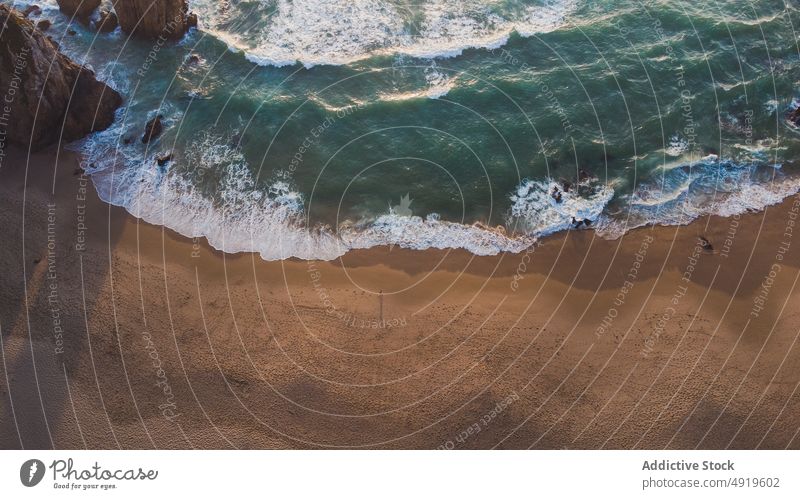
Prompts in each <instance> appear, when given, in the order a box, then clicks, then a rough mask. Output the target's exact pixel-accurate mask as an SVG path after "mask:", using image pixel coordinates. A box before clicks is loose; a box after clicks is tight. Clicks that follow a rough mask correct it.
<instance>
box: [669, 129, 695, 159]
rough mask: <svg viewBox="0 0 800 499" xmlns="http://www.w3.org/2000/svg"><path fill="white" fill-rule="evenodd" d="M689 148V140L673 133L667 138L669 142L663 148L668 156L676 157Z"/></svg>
mask: <svg viewBox="0 0 800 499" xmlns="http://www.w3.org/2000/svg"><path fill="white" fill-rule="evenodd" d="M688 149H689V142H688V141H687V140H686V139H685V138H683V137H682V136H681V135H680V134H677V133H676V134H675V135H673V136H672V137H670V139H669V144H668V145H667V148H666V149H665V152H666V153H667V154H668V155H669V156H673V157H677V156H680V155H681V154H683V153H685V152H686V151H687V150H688Z"/></svg>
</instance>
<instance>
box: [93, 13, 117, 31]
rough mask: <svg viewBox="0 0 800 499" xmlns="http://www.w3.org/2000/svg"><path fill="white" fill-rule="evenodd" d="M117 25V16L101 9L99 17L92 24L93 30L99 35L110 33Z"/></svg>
mask: <svg viewBox="0 0 800 499" xmlns="http://www.w3.org/2000/svg"><path fill="white" fill-rule="evenodd" d="M118 25H119V22H118V21H117V15H116V14H114V13H113V12H111V11H110V10H105V9H103V10H101V11H100V14H99V17H98V19H97V21H96V22H95V23H94V28H95V29H96V30H97V31H99V32H100V33H111V32H112V31H114V30H115V29H117V26H118Z"/></svg>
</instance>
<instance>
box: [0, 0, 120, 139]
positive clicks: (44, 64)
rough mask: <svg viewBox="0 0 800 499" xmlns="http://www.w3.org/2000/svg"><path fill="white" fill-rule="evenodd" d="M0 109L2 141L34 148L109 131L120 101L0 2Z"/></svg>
mask: <svg viewBox="0 0 800 499" xmlns="http://www.w3.org/2000/svg"><path fill="white" fill-rule="evenodd" d="M0 27H1V28H2V29H0V93H2V94H4V101H5V102H4V107H3V108H0V111H2V117H3V118H4V121H3V122H2V123H0V125H4V126H3V128H5V133H6V138H7V139H8V140H9V141H10V142H12V143H16V144H18V145H21V146H23V147H27V146H28V145H30V146H31V147H32V148H33V149H34V150H36V149H40V148H42V147H45V146H47V145H50V144H54V143H57V142H59V140H64V141H72V140H76V139H79V138H81V137H83V136H85V135H87V134H89V133H91V132H94V131H98V130H103V129H105V128H107V127H108V126H109V125H111V123H112V122H113V120H114V112H115V111H116V109H117V108H118V107H119V106H120V105H121V104H122V97H120V95H119V94H118V93H117V92H116V91H114V90H113V89H112V88H110V87H108V86H107V85H105V84H104V83H102V82H99V81H97V79H96V78H95V76H94V73H92V72H91V71H90V70H89V69H87V68H84V67H83V66H80V65H78V64H76V63H74V62H73V61H72V60H70V59H69V58H68V57H67V56H65V55H63V54H62V53H60V52H59V51H58V48H57V47H56V45H55V44H54V43H53V42H52V41H51V40H50V39H49V38H48V37H46V36H45V35H44V34H43V33H42V32H41V31H39V30H37V29H36V28H35V27H34V25H33V23H31V22H30V21H28V20H27V19H25V18H24V17H22V15H21V14H20V13H19V12H17V11H15V10H13V9H10V8H8V7H6V6H5V5H2V4H0Z"/></svg>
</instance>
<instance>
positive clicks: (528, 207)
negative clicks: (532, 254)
mask: <svg viewBox="0 0 800 499" xmlns="http://www.w3.org/2000/svg"><path fill="white" fill-rule="evenodd" d="M554 189H559V192H560V194H561V200H560V201H558V200H557V199H556V197H555V196H554V195H553V191H554ZM613 197H614V190H613V189H612V188H611V187H609V186H607V185H602V184H598V183H594V182H591V181H590V182H584V183H582V184H580V185H575V186H573V187H572V188H571V189H570V190H569V192H565V191H564V190H563V189H562V186H560V185H559V184H558V183H557V182H555V181H553V180H547V181H537V180H525V181H524V182H522V184H520V185H519V187H517V190H516V192H515V193H514V194H513V195H512V196H511V202H512V203H513V204H512V206H511V214H510V217H509V218H510V220H509V222H510V224H512V225H513V226H521V227H522V228H523V229H524V230H525V231H526V232H527V233H528V234H531V235H533V236H536V237H539V236H545V235H548V234H552V233H554V232H559V231H562V230H567V229H569V228H570V227H572V226H573V224H574V223H575V222H579V221H585V220H589V221H591V222H595V221H596V220H597V219H598V217H599V216H600V214H601V213H602V212H603V210H604V209H605V207H606V205H607V204H608V202H609V201H611V199H612V198H613Z"/></svg>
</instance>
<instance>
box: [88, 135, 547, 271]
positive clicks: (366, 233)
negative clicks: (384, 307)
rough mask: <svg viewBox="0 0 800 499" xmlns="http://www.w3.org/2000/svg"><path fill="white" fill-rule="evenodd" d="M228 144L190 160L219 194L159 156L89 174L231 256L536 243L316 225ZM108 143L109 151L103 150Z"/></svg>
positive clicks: (115, 197) (415, 225) (402, 219)
mask: <svg viewBox="0 0 800 499" xmlns="http://www.w3.org/2000/svg"><path fill="white" fill-rule="evenodd" d="M104 133H105V132H104ZM100 135H102V134H100ZM96 137H97V136H96ZM228 142H229V141H226V140H224V139H220V138H215V137H213V136H210V135H207V136H205V137H203V138H201V139H200V140H198V141H197V142H196V143H194V144H191V145H190V146H189V147H188V148H187V153H186V157H185V158H184V160H185V161H187V162H188V164H189V167H190V169H191V170H192V172H193V174H194V175H203V176H204V175H209V176H214V178H217V179H218V181H217V182H216V184H215V185H213V189H212V192H213V194H209V193H206V192H201V191H200V190H199V189H198V188H197V187H196V186H195V183H194V182H192V181H191V180H190V179H188V178H187V177H186V176H184V175H182V174H180V173H178V172H172V171H168V170H164V169H162V168H159V167H158V166H157V165H156V164H155V161H154V160H153V159H152V158H151V159H150V160H148V161H144V162H137V164H136V165H135V166H131V165H130V162H123V163H128V165H127V166H124V165H121V164H120V162H119V161H117V162H114V161H107V162H100V163H97V164H96V165H97V166H96V168H95V169H94V170H92V171H91V172H90V173H91V174H92V179H93V180H94V183H95V186H96V187H97V191H98V193H99V194H100V197H101V198H102V199H103V200H105V201H106V202H109V203H111V204H115V205H118V206H123V207H124V208H125V209H126V210H128V212H130V213H131V214H133V215H134V216H136V217H139V218H141V219H143V220H145V221H146V222H149V223H152V224H157V225H163V226H166V227H169V228H170V229H173V230H175V231H177V232H179V233H181V234H183V235H184V236H187V237H205V238H206V239H207V240H208V242H209V244H210V245H211V246H213V247H214V248H217V249H219V250H222V251H225V252H228V253H238V252H254V253H258V254H260V256H261V257H262V258H263V259H265V260H280V259H286V258H291V257H296V258H302V259H320V260H331V259H335V258H337V257H339V256H341V255H343V254H344V253H346V252H347V251H349V250H351V249H359V248H371V247H374V246H384V245H397V246H400V247H403V248H410V249H427V248H438V249H451V248H452V249H455V248H463V249H466V250H467V251H470V252H472V253H474V254H477V255H495V254H498V253H500V252H503V251H510V252H519V251H522V250H524V249H525V248H527V247H528V246H529V245H531V244H533V239H531V238H528V237H525V236H519V237H510V236H508V235H506V234H505V232H504V231H503V230H502V229H493V228H488V227H483V226H480V225H464V224H459V223H452V222H447V221H441V220H439V219H438V217H436V216H429V217H427V218H426V219H422V218H420V217H414V216H399V215H395V214H388V215H384V216H381V217H378V219H377V220H375V221H374V222H371V223H369V224H368V225H366V226H363V227H355V226H353V225H351V224H343V225H342V226H341V227H339V228H338V230H337V231H334V230H332V229H330V228H326V227H312V228H309V227H308V226H307V225H306V223H305V218H304V211H303V197H302V196H301V195H300V194H299V193H297V192H295V191H293V190H292V189H291V187H290V186H289V185H288V184H286V183H283V182H276V183H274V184H273V185H272V186H270V188H269V190H268V192H266V193H265V192H263V191H262V190H260V189H259V188H257V187H256V184H255V181H254V179H253V176H252V174H251V173H250V169H249V167H248V166H247V164H246V161H245V159H244V156H243V155H242V154H241V153H240V152H239V151H238V150H236V149H234V148H232V147H231V146H230V145H228ZM86 146H87V148H88V149H92V152H93V153H94V154H95V155H96V156H97V157H105V158H113V151H112V147H113V146H109V145H106V146H103V145H102V143H100V142H97V141H95V140H92V141H89V142H87V143H86ZM103 147H105V150H104V154H99V153H100V152H101V148H103ZM87 152H88V151H87Z"/></svg>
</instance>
